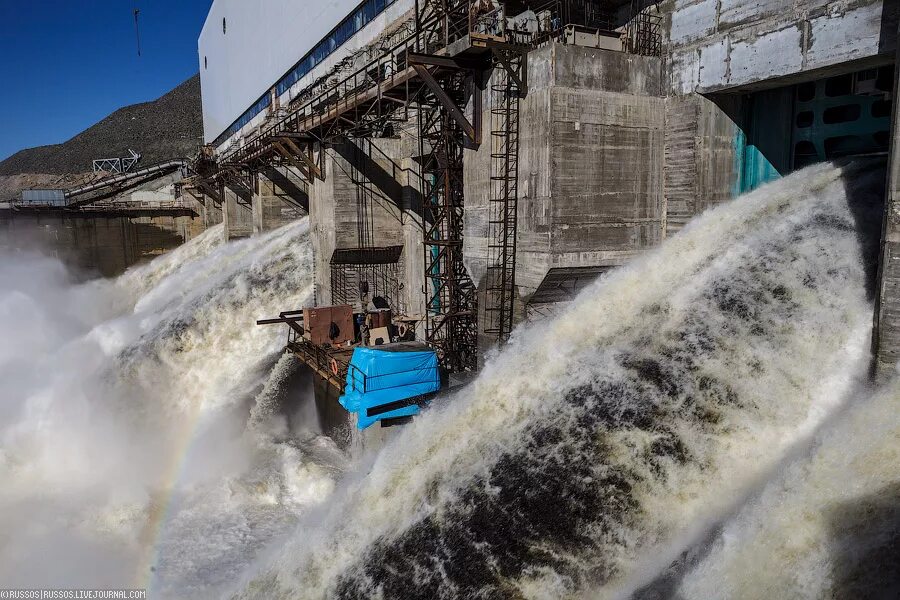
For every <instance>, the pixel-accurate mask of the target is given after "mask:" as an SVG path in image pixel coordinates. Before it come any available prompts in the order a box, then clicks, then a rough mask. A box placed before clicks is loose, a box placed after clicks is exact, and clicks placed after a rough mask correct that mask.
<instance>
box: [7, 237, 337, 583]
mask: <svg viewBox="0 0 900 600" xmlns="http://www.w3.org/2000/svg"><path fill="white" fill-rule="evenodd" d="M221 240H222V229H221V226H219V227H216V228H213V229H211V230H209V231H207V232H206V233H204V234H203V235H202V236H200V237H198V238H197V239H195V240H193V241H191V242H190V243H188V244H186V245H184V246H182V247H180V248H178V249H177V250H175V251H173V252H171V253H169V254H167V255H165V256H162V257H160V258H158V259H156V260H154V261H153V262H152V263H150V264H148V265H145V266H141V267H138V268H134V269H131V270H129V271H128V272H126V273H125V274H124V275H122V276H121V277H119V278H117V279H115V280H112V281H93V282H89V283H87V284H83V285H77V284H75V283H73V281H72V280H71V279H70V278H69V277H68V275H67V273H66V272H65V270H64V269H63V267H62V266H61V265H60V264H59V263H58V262H56V261H53V260H50V259H47V258H43V257H40V256H36V255H34V256H33V255H28V256H25V255H16V257H15V259H14V260H6V261H4V262H3V263H2V264H0V281H2V282H3V287H2V289H0V329H2V331H3V332H4V336H3V338H2V339H0V416H2V420H0V423H2V425H0V480H2V481H3V491H2V493H0V531H3V532H4V536H3V539H2V541H0V581H2V582H3V585H4V587H15V586H25V587H37V586H40V587H67V588H68V587H91V588H96V587H134V586H138V587H145V586H148V585H149V586H150V588H151V591H152V592H153V597H174V598H183V597H201V596H215V595H216V593H217V592H216V589H217V586H219V585H221V584H222V583H223V582H226V581H228V580H229V578H231V577H233V575H234V574H235V572H239V571H240V569H241V568H243V567H244V566H246V565H247V564H248V563H249V562H250V561H252V560H253V557H254V555H255V553H256V552H257V551H258V550H259V548H261V546H262V545H263V544H264V543H266V542H267V541H268V540H270V539H271V538H272V537H274V536H277V535H280V534H281V533H282V532H283V531H284V530H285V528H286V527H289V525H290V524H291V523H293V522H294V520H295V519H296V518H297V516H298V515H299V514H301V513H302V512H303V511H304V510H306V509H307V508H308V507H310V506H314V505H316V504H318V503H320V502H322V501H323V500H324V499H325V498H327V497H328V496H329V494H330V492H331V489H332V488H333V482H334V479H335V477H336V472H337V471H336V469H340V468H342V464H341V460H342V459H341V457H340V454H339V453H337V452H336V451H333V449H332V448H331V447H330V446H331V444H330V442H329V441H328V440H327V439H325V438H321V437H316V436H315V435H313V434H312V433H309V432H302V431H299V432H298V431H295V432H286V431H285V429H284V425H283V424H282V425H281V426H280V429H279V431H278V433H279V435H280V437H278V438H277V439H276V436H275V435H274V434H273V433H272V432H271V431H270V430H268V429H266V428H264V427H257V428H255V429H253V430H247V429H246V422H247V418H248V415H249V411H250V409H251V406H252V404H253V402H254V397H255V395H256V394H257V393H258V392H260V390H262V389H264V383H265V381H266V378H267V372H268V370H269V368H270V367H271V366H272V365H273V364H274V363H275V362H276V360H277V359H278V356H279V354H280V353H281V351H282V347H283V344H284V331H283V330H281V328H278V327H257V326H255V323H254V321H255V319H257V318H260V317H263V316H268V315H271V314H273V313H277V312H278V311H280V310H284V309H285V308H294V307H298V306H302V305H303V304H304V303H307V302H308V301H309V299H310V297H311V293H312V287H311V286H312V273H311V268H312V267H311V265H312V260H311V252H310V247H309V242H308V225H307V222H306V221H305V220H304V221H302V222H298V223H295V224H291V225H288V226H286V227H284V228H282V229H280V230H277V231H274V232H271V233H268V234H265V235H262V236H259V237H254V238H252V239H248V240H243V241H238V242H234V243H230V244H223V243H222V242H221ZM276 384H277V382H276ZM276 384H270V385H269V386H268V388H266V389H267V392H266V393H267V394H269V395H270V396H271V394H272V390H271V388H272V386H273V385H276ZM286 433H291V435H286Z"/></svg>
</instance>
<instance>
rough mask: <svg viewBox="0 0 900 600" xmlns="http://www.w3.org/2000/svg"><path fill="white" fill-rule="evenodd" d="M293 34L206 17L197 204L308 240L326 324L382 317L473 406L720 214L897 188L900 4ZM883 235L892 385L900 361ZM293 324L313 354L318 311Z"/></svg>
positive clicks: (608, 14) (349, 22)
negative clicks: (560, 326)
mask: <svg viewBox="0 0 900 600" xmlns="http://www.w3.org/2000/svg"><path fill="white" fill-rule="evenodd" d="M275 4H278V3H275ZM282 4H283V5H282ZM301 10H302V9H301V8H300V7H298V6H294V5H292V4H291V3H281V4H278V6H276V5H274V4H273V5H271V6H267V8H266V9H265V10H261V11H248V10H247V9H246V7H243V6H242V5H241V3H239V2H229V1H228V0H217V1H216V2H214V3H213V6H212V8H211V10H210V13H209V16H208V18H207V21H206V24H205V26H204V29H203V32H202V33H201V36H200V41H199V54H200V63H201V64H200V73H201V82H202V86H203V90H204V93H203V110H204V131H205V138H206V141H207V146H206V147H205V148H204V151H203V152H202V153H201V155H200V156H199V157H198V159H197V160H196V161H195V163H194V165H193V173H194V175H193V176H192V177H191V178H189V179H188V180H187V184H186V189H188V190H190V191H191V193H192V194H194V195H195V196H196V197H197V198H199V199H201V202H202V203H204V205H208V206H210V207H211V208H213V209H214V208H215V207H220V208H221V213H222V218H223V220H224V223H225V236H226V238H227V239H237V238H241V237H246V236H251V235H256V234H259V233H262V232H264V231H268V230H271V229H274V228H277V227H279V226H281V225H283V224H285V223H286V222H289V221H290V220H293V219H297V218H300V217H301V216H304V215H308V217H309V220H310V231H311V240H312V248H313V256H314V262H315V268H314V279H315V295H314V301H315V305H317V306H350V307H351V309H352V312H353V314H359V315H362V316H361V317H360V318H361V319H362V318H363V317H365V315H366V314H367V313H368V312H370V309H373V308H375V307H374V306H373V305H372V300H373V299H374V298H377V299H379V300H380V301H381V302H382V304H383V308H381V309H380V310H390V314H391V315H392V317H391V321H390V323H389V331H390V332H391V333H390V335H389V337H390V340H389V341H391V342H393V341H397V340H398V339H400V338H401V336H399V335H397V332H398V331H399V327H400V326H401V325H402V326H403V331H404V335H403V336H402V338H403V339H409V340H413V339H414V340H418V341H421V342H423V343H424V344H425V345H426V346H427V347H429V348H431V349H433V350H434V351H435V352H436V353H437V355H438V358H439V360H440V364H441V367H442V370H443V371H444V372H445V373H449V374H451V375H452V374H455V375H456V377H455V380H456V381H461V380H464V379H466V377H467V376H466V374H467V373H469V374H471V373H472V372H474V371H477V370H478V368H479V367H480V365H481V364H482V362H483V356H484V355H485V352H487V351H489V350H490V349H491V348H494V347H496V346H497V345H498V344H501V345H502V344H503V343H504V342H505V341H506V340H507V339H508V337H509V335H510V333H511V332H512V330H513V329H514V328H515V327H516V326H518V325H519V324H521V323H525V322H538V321H540V320H541V319H543V318H546V317H547V316H549V315H553V314H555V313H557V312H559V311H560V310H561V309H564V308H565V306H566V305H567V304H568V303H569V302H571V301H572V299H573V298H574V297H575V296H576V295H577V294H578V292H579V291H580V290H581V289H583V288H584V287H585V286H586V285H587V284H588V283H589V282H591V281H593V280H594V279H596V278H597V277H599V276H602V275H603V274H604V273H606V272H607V271H609V270H610V269H612V268H614V267H617V266H620V265H623V264H627V263H628V262H629V261H631V260H633V259H634V258H636V257H638V256H640V255H642V254H643V253H644V252H646V251H647V250H648V249H650V248H654V247H656V246H658V245H659V244H660V243H661V242H662V241H663V240H665V239H666V238H667V237H670V236H671V235H673V234H674V233H675V232H677V231H679V230H680V229H681V228H682V227H683V226H684V225H685V224H686V223H687V222H688V221H689V220H691V219H692V218H693V217H695V216H696V215H698V214H700V213H701V212H703V211H704V210H706V209H708V208H710V207H713V206H715V205H717V204H720V203H722V202H725V201H727V200H730V199H732V198H734V197H736V196H738V195H740V194H742V193H745V192H748V191H751V190H753V189H756V188H757V187H759V186H760V185H762V184H764V183H767V182H770V181H773V180H775V179H778V178H780V177H783V176H785V175H787V174H788V173H791V172H792V171H794V170H797V169H800V168H802V167H805V166H807V165H811V164H814V163H818V162H824V161H833V160H840V159H847V158H848V157H858V156H881V157H887V158H885V160H888V159H889V160H890V161H891V163H892V164H894V163H896V160H895V159H894V158H893V156H891V152H892V144H891V140H892V136H893V135H895V133H896V127H895V126H894V125H893V123H892V105H893V98H894V96H895V86H896V77H895V65H896V54H897V28H898V9H897V6H896V5H895V4H893V3H890V2H880V1H877V0H876V1H872V2H857V3H847V2H843V1H835V2H822V1H809V2H806V1H801V0H795V1H793V2H788V3H785V2H783V1H781V0H772V1H768V0H767V1H765V2H756V1H754V2H744V1H741V0H733V1H732V0H725V1H721V2H718V1H717V2H712V1H667V2H659V3H655V2H635V1H632V2H617V1H615V0H554V1H549V0H545V1H534V2H529V1H522V2H518V1H517V2H491V1H481V2H478V1H471V2H470V1H468V0H466V1H463V0H443V1H437V0H418V1H415V2H414V1H412V0H394V1H379V0H372V1H369V2H364V3H362V4H360V5H355V4H354V3H353V2H344V3H332V4H330V5H329V7H328V8H323V9H322V10H321V11H320V12H319V13H316V14H315V15H312V16H310V15H302V16H301V15H300V14H299V13H298V14H297V15H296V18H298V19H306V20H307V21H308V23H309V27H308V30H309V35H308V36H306V37H304V36H300V37H297V36H288V35H287V34H286V33H285V34H284V36H282V35H281V34H279V33H278V28H279V27H285V25H284V23H285V22H286V16H287V15H292V14H294V13H296V12H297V11H301ZM292 11H293V12H292ZM277 19H281V24H279V25H275V24H274V21H275V20H277ZM273 26H275V27H276V30H274V31H272V32H271V33H267V34H266V35H264V36H263V35H261V34H260V33H258V32H261V31H263V30H266V31H268V28H270V27H273ZM261 38H265V42H263V43H259V40H260V39H261ZM894 171H896V167H892V172H894ZM895 179H896V176H895V175H894V176H892V177H891V178H890V181H889V183H888V186H887V187H888V192H887V193H888V197H889V198H893V195H892V194H893V192H892V191H891V190H892V189H893V187H892V186H896V185H897V184H896V183H895V181H894V180H895ZM889 204H890V201H889ZM887 214H889V215H890V214H892V213H890V211H888V213H887ZM886 223H887V230H886V237H885V252H886V253H887V254H885V258H884V260H882V261H881V262H882V269H881V278H880V279H879V282H878V284H877V287H878V293H877V294H876V295H877V298H878V302H877V308H876V319H875V321H876V328H875V331H876V334H875V338H874V347H875V349H876V357H877V361H876V363H877V365H876V366H877V369H876V370H877V371H879V372H883V371H884V370H885V369H888V370H889V368H888V365H892V364H893V362H895V361H894V360H893V358H894V357H895V354H896V353H897V352H898V350H900V349H898V348H897V343H898V342H897V341H896V340H898V339H900V334H896V333H894V330H893V328H894V325H893V319H892V318H890V316H889V315H891V314H893V313H892V311H893V310H894V309H893V306H894V294H893V292H891V291H890V290H892V289H893V283H892V282H893V278H894V273H893V271H892V269H893V267H892V265H893V262H892V261H891V260H889V256H892V255H891V254H890V253H891V252H892V250H891V248H892V247H893V246H891V244H892V243H893V242H892V241H891V240H892V239H893V235H892V234H891V227H892V225H890V223H891V221H890V219H888V220H887V221H886ZM284 308H285V310H286V311H295V312H294V313H293V316H291V315H289V314H288V315H287V316H286V314H282V315H281V317H279V318H280V319H281V321H280V322H288V321H291V319H293V322H294V326H295V327H296V328H297V331H298V332H299V331H302V330H303V326H302V324H301V321H302V318H303V317H302V310H299V309H303V308H308V307H284ZM348 327H349V328H351V329H354V330H355V331H356V330H358V329H359V323H356V324H349V321H348V325H346V326H345V329H347V328H348ZM391 327H393V329H390V328H391ZM364 329H365V330H366V331H365V332H364V333H363V336H367V335H368V333H367V329H368V326H366V327H365V328H364ZM292 335H293V334H292ZM353 337H354V336H351V338H353ZM356 337H357V341H360V340H362V341H363V343H365V341H364V340H363V338H361V337H359V332H358V331H356ZM291 340H292V342H291V343H294V342H296V343H297V344H299V345H300V346H303V345H304V344H306V342H308V341H309V336H308V335H306V336H304V335H302V334H298V338H297V339H296V340H295V339H294V338H291ZM332 341H334V340H332ZM350 342H351V343H352V342H353V340H352V339H351V340H350ZM312 346H315V347H312ZM320 346H322V343H321V342H320V343H318V344H311V345H310V347H304V348H303V349H300V348H297V349H298V350H301V351H299V352H298V356H300V357H301V359H302V360H304V362H307V363H308V364H309V365H310V366H311V367H312V368H313V369H314V370H315V371H316V372H317V373H319V374H320V375H321V377H322V378H323V379H325V380H326V381H331V383H332V384H333V387H334V388H335V390H337V391H340V390H341V389H342V388H343V385H344V381H345V378H346V372H347V368H348V363H349V360H350V357H349V354H348V353H347V352H343V353H341V352H338V353H337V354H335V353H334V352H332V350H333V349H335V347H336V344H332V343H328V342H327V341H326V342H325V343H324V347H320ZM320 350H324V351H325V352H324V353H322V352H320ZM332 361H335V362H336V363H337V367H336V368H332V367H333V363H332ZM451 379H454V377H451Z"/></svg>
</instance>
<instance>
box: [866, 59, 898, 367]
mask: <svg viewBox="0 0 900 600" xmlns="http://www.w3.org/2000/svg"><path fill="white" fill-rule="evenodd" d="M898 93H900V48H898V50H897V61H896V63H895V67H894V114H893V123H892V125H891V132H892V135H891V150H890V159H889V162H888V176H887V190H886V197H885V203H884V224H883V229H882V236H881V254H880V258H879V264H878V290H877V292H876V296H875V319H874V325H875V326H874V331H873V333H872V354H873V356H874V362H873V366H874V369H873V370H874V374H875V376H876V378H877V379H879V380H881V381H884V380H887V379H888V378H890V377H891V376H892V375H894V374H895V373H896V372H897V364H898V363H900V114H898V113H900V111H898V110H897V94H898Z"/></svg>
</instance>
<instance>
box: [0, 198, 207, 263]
mask: <svg viewBox="0 0 900 600" xmlns="http://www.w3.org/2000/svg"><path fill="white" fill-rule="evenodd" d="M194 221H197V222H199V219H194ZM191 223H192V220H191V218H190V217H140V218H125V217H115V218H103V217H83V216H71V217H70V216H59V215H40V216H37V215H22V214H14V213H11V211H0V251H2V252H3V253H4V254H6V255H8V254H9V253H11V252H16V251H37V252H40V253H42V254H46V255H49V256H53V257H55V258H58V259H59V260H60V261H62V262H63V263H65V264H66V265H67V266H69V267H70V268H72V269H73V270H74V272H75V274H76V276H78V275H80V276H82V277H85V278H87V277H94V276H103V277H114V276H116V275H119V274H121V273H122V272H123V271H125V269H127V268H128V267H130V266H132V265H134V264H138V263H141V262H146V261H149V260H151V259H153V258H154V257H156V256H158V255H160V254H162V253H164V252H166V251H168V250H172V249H173V248H176V247H177V246H179V245H181V244H182V243H183V242H184V241H185V239H186V236H187V235H188V232H189V230H190V228H191Z"/></svg>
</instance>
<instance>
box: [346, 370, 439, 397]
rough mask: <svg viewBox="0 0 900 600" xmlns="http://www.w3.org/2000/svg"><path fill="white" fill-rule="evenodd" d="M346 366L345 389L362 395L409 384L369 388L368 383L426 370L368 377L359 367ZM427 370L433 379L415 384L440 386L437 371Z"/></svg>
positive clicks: (395, 372)
mask: <svg viewBox="0 0 900 600" xmlns="http://www.w3.org/2000/svg"><path fill="white" fill-rule="evenodd" d="M347 366H348V370H347V388H348V389H349V390H352V391H355V392H360V393H363V394H365V393H366V392H370V391H376V390H378V391H381V390H393V389H396V388H400V387H406V386H407V385H409V384H403V385H389V386H384V387H370V382H372V381H376V380H379V379H384V378H385V377H396V376H397V375H403V374H405V373H421V372H422V371H425V370H426V369H424V368H419V369H407V370H405V371H393V372H391V373H381V374H378V375H368V374H366V373H365V372H364V371H363V370H362V369H360V368H359V367H357V366H356V365H354V364H352V363H351V364H349V365H347ZM428 370H431V371H432V372H433V373H434V374H435V377H434V378H433V379H428V380H425V381H416V382H415V383H437V384H440V382H441V380H440V375H439V374H438V371H437V369H428ZM371 385H372V386H374V385H375V384H374V383H373V384H371Z"/></svg>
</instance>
